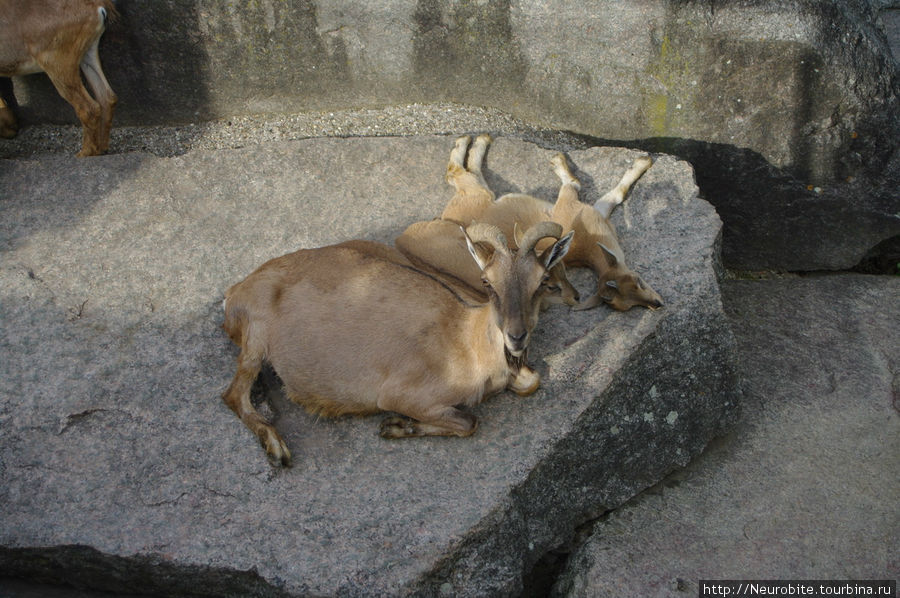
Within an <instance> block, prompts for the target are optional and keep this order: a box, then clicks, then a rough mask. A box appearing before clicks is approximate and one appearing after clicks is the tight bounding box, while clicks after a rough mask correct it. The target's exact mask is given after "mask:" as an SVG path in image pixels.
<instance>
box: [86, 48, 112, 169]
mask: <svg viewBox="0 0 900 598" xmlns="http://www.w3.org/2000/svg"><path fill="white" fill-rule="evenodd" d="M99 42H100V38H99V37H98V38H97V39H96V40H95V41H94V43H93V45H92V46H91V47H90V48H89V49H88V51H87V53H86V54H85V55H84V59H83V60H82V61H81V72H83V73H84V78H85V80H86V81H87V83H88V86H89V87H90V88H91V93H93V94H94V99H96V100H97V103H98V104H100V122H99V127H98V129H97V135H96V142H95V143H96V146H97V149H98V150H99V151H100V152H101V153H104V152H106V150H107V149H109V133H110V129H111V128H112V119H113V113H114V112H115V110H116V104H117V103H118V98H117V97H116V94H115V93H114V92H113V90H112V88H111V87H110V86H109V82H108V81H107V80H106V75H104V74H103V68H102V67H101V66H100V55H99V53H98V52H97V47H98V44H99Z"/></svg>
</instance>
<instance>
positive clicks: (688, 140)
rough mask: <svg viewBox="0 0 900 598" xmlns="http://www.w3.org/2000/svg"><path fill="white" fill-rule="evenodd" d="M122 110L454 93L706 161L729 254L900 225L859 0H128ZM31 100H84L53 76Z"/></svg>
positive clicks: (775, 252) (863, 248) (114, 48)
mask: <svg viewBox="0 0 900 598" xmlns="http://www.w3.org/2000/svg"><path fill="white" fill-rule="evenodd" d="M120 8H121V13H122V14H121V18H120V20H119V22H118V23H115V24H113V25H112V26H111V27H110V28H109V30H108V32H107V33H106V35H105V37H104V40H103V47H102V55H103V61H104V64H105V66H106V70H107V72H108V75H109V79H110V81H111V83H112V85H113V88H114V89H116V91H117V92H118V94H119V96H120V99H121V102H120V104H119V109H118V114H117V118H116V125H118V126H121V125H129V124H130V125H148V124H157V125H159V124H164V125H172V124H178V123H188V122H198V121H205V120H209V119H212V118H218V117H240V116H247V115H254V114H256V115H258V114H271V113H281V114H286V113H287V114H289V113H298V112H305V111H311V110H326V111H334V110H337V109H347V108H374V107H383V106H396V105H404V104H408V103H410V102H425V103H440V102H456V103H462V104H468V105H476V106H489V107H493V108H500V109H502V110H504V111H507V112H508V113H510V114H512V115H513V116H515V117H518V118H524V119H526V120H528V121H530V122H534V123H540V124H542V125H544V126H548V127H550V128H554V129H569V130H572V131H574V132H577V133H579V134H583V135H590V136H593V137H596V138H601V139H605V140H612V142H611V143H610V144H611V145H627V146H630V147H639V148H643V149H645V150H650V151H657V152H666V153H670V154H673V155H678V156H679V157H680V158H682V159H686V160H689V161H690V162H691V163H692V164H693V165H694V166H695V168H696V170H697V173H698V179H699V183H700V186H701V190H702V192H703V195H704V196H705V197H706V198H707V199H708V200H709V201H710V202H712V203H713V205H714V206H716V208H717V210H718V211H719V214H720V215H721V217H722V219H723V221H724V223H725V236H724V246H723V253H724V258H725V261H726V263H728V264H729V265H730V266H733V267H738V268H776V269H787V270H815V269H842V268H848V267H852V266H854V265H855V264H856V263H857V262H859V260H860V258H862V257H863V256H864V255H865V253H866V252H867V251H868V250H869V249H871V248H873V247H875V246H876V245H878V244H879V243H880V242H882V241H884V240H886V239H888V238H891V237H896V236H898V235H900V219H898V217H897V213H898V207H897V206H898V200H897V194H896V189H897V188H898V187H900V179H898V176H900V175H898V174H897V172H898V171H900V164H898V161H900V157H898V140H900V119H897V118H896V115H897V113H898V110H900V78H898V76H897V68H896V64H897V63H896V62H895V61H894V60H893V59H892V56H891V51H890V48H889V45H888V43H887V41H886V38H885V33H884V30H883V29H882V28H881V27H880V26H879V21H878V18H877V15H878V13H877V12H876V10H875V9H874V8H873V7H872V6H871V5H870V3H869V1H868V0H827V1H811V0H786V1H780V2H738V1H734V0H728V1H717V2H708V1H707V0H690V1H686V2H671V1H669V0H645V1H642V2H616V1H612V0H591V1H589V2H579V3H575V4H572V3H568V2H560V1H558V0H554V1H551V2H547V1H546V0H518V1H514V2H499V3H498V2H474V3H473V2H466V3H459V2H451V1H450V0H419V1H416V2H413V1H412V0H386V1H382V2H377V3H364V4H362V5H361V4H360V3H359V2H353V1H351V0H335V1H329V2H317V1H311V0H304V1H298V2H275V1H274V0H261V1H259V2H252V3H251V2H238V3H236V2H225V3H222V2H209V1H206V0H204V1H198V2H183V1H176V0H130V1H129V2H127V3H123V4H122V5H121V7H120ZM16 85H17V89H18V90H19V96H20V100H21V103H22V112H23V114H24V116H25V118H26V119H27V120H30V121H31V122H47V121H56V122H58V121H59V119H60V115H67V116H68V118H69V119H72V115H73V111H72V110H71V108H69V107H68V106H67V105H66V104H65V103H64V102H63V101H62V100H61V99H60V98H59V97H58V94H56V92H55V91H54V90H53V89H52V87H51V85H50V83H49V81H48V80H47V78H46V77H44V76H42V75H40V76H30V77H27V78H19V79H17V81H16Z"/></svg>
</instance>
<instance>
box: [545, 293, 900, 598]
mask: <svg viewBox="0 0 900 598" xmlns="http://www.w3.org/2000/svg"><path fill="white" fill-rule="evenodd" d="M723 295H724V299H725V305H726V311H727V313H728V314H729V316H730V317H731V319H732V322H733V327H734V332H735V336H736V337H737V341H738V349H739V355H740V359H739V366H738V370H739V372H740V373H741V374H742V376H743V377H744V378H745V380H746V382H745V385H744V389H745V400H744V407H743V409H742V411H743V416H742V418H741V422H740V424H739V425H738V427H737V428H736V429H735V433H734V434H733V435H731V436H730V437H729V438H728V439H727V440H725V441H723V442H718V443H716V446H715V447H714V448H712V450H710V451H708V452H707V453H705V454H704V455H702V456H701V457H700V458H698V459H697V460H695V461H694V462H693V463H692V464H691V465H690V466H689V467H688V468H687V469H685V470H683V471H681V472H678V473H677V474H674V475H673V476H672V477H671V478H669V479H667V480H666V481H664V482H663V483H661V484H659V485H658V486H657V487H656V488H654V489H653V490H652V491H648V492H646V493H644V494H642V495H641V496H640V497H638V498H636V499H634V500H633V501H632V502H630V503H629V504H628V505H625V506H623V507H621V508H620V509H617V510H616V511H615V512H613V513H611V514H610V515H609V517H608V518H606V519H605V520H604V521H602V522H599V523H598V524H597V525H596V526H595V527H594V529H593V535H592V536H591V537H590V539H589V540H588V541H587V542H586V543H585V544H584V546H583V547H582V548H581V549H580V550H578V551H577V552H576V553H575V554H574V555H573V557H572V558H571V559H570V561H569V563H568V567H567V570H566V571H565V573H564V574H563V575H562V576H561V577H560V579H559V581H558V582H557V586H556V590H555V592H554V594H553V595H555V596H566V597H568V598H577V597H584V598H588V597H589V598H603V597H607V596H609V597H614V596H616V597H617V596H648V597H659V598H662V597H672V598H676V597H680V596H690V595H696V594H697V592H698V581H699V580H701V579H835V578H838V579H888V580H891V579H893V580H895V579H897V576H898V574H900V562H898V560H897V551H896V546H897V540H898V538H900V520H898V518H897V504H898V503H900V475H898V474H900V334H898V330H900V303H898V301H897V297H898V296H900V278H898V277H896V276H893V277H887V276H883V277H874V276H861V275H839V276H828V277H815V278H792V279H785V280H765V281H751V280H742V281H729V282H727V283H725V284H724V285H723Z"/></svg>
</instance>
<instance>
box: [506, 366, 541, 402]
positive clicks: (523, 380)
mask: <svg viewBox="0 0 900 598" xmlns="http://www.w3.org/2000/svg"><path fill="white" fill-rule="evenodd" d="M540 386H541V375H540V374H538V373H537V372H535V371H534V370H533V369H531V368H530V367H528V366H527V365H525V364H522V365H521V366H519V368H518V369H517V370H515V371H511V372H510V373H509V382H508V383H507V385H506V388H508V389H510V390H511V391H513V392H514V393H516V394H517V395H519V396H520V397H527V396H528V395H530V394H532V393H534V392H535V391H536V390H537V389H538V388H540Z"/></svg>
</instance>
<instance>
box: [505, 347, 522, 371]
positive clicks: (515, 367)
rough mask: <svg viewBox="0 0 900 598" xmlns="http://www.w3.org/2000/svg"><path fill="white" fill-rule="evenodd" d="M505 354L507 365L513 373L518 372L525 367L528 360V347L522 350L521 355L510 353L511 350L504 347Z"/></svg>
mask: <svg viewBox="0 0 900 598" xmlns="http://www.w3.org/2000/svg"><path fill="white" fill-rule="evenodd" d="M503 353H504V355H506V365H508V366H509V369H510V370H511V371H515V372H518V371H519V370H521V369H522V368H523V367H524V366H525V362H526V361H527V359H528V347H525V349H523V350H522V353H521V354H520V355H518V356H517V355H513V354H512V353H510V352H509V349H507V348H506V347H503Z"/></svg>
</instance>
